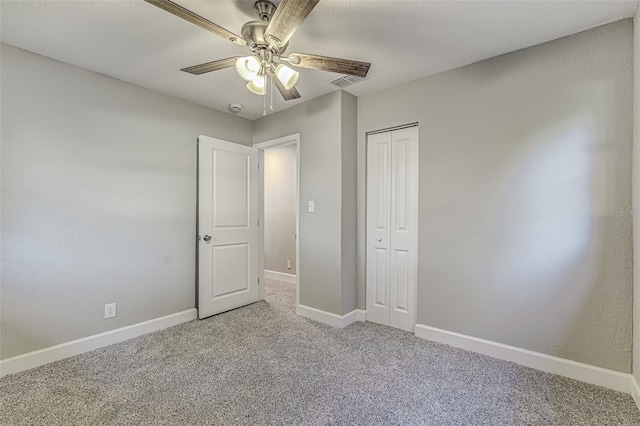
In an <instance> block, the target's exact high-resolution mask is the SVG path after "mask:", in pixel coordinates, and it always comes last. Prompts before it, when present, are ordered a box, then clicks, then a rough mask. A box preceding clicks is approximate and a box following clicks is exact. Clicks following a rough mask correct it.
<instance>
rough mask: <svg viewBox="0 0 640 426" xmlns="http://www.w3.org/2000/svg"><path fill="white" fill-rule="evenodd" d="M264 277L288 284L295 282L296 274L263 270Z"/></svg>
mask: <svg viewBox="0 0 640 426" xmlns="http://www.w3.org/2000/svg"><path fill="white" fill-rule="evenodd" d="M264 277H265V278H270V279H272V280H278V281H283V282H285V283H289V284H295V283H296V276H295V275H293V274H285V273H284V272H278V271H269V270H267V269H265V270H264Z"/></svg>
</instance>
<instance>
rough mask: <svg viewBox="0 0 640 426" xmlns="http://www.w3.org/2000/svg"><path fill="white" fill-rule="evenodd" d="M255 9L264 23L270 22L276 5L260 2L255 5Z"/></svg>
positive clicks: (262, 0) (265, 1) (266, 0)
mask: <svg viewBox="0 0 640 426" xmlns="http://www.w3.org/2000/svg"><path fill="white" fill-rule="evenodd" d="M253 7H254V9H255V10H256V12H257V13H258V17H259V18H260V20H261V21H262V22H269V21H270V20H271V17H272V16H273V14H274V12H275V11H276V5H275V4H273V3H271V2H270V1H268V0H258V1H257V2H255V3H254V4H253Z"/></svg>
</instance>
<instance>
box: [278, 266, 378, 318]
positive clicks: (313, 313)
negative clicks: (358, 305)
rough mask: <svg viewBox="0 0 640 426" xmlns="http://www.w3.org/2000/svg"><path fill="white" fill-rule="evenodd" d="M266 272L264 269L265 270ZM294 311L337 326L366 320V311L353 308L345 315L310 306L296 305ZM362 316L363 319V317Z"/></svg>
mask: <svg viewBox="0 0 640 426" xmlns="http://www.w3.org/2000/svg"><path fill="white" fill-rule="evenodd" d="M265 272H266V271H265ZM296 313H297V314H298V315H300V316H302V317H305V318H309V319H312V320H314V321H318V322H321V323H323V324H327V325H330V326H332V327H337V328H345V327H346V326H348V325H350V324H353V323H354V322H356V321H364V320H366V315H367V314H366V311H363V310H360V309H354V310H353V311H351V312H349V313H348V314H345V315H342V316H341V315H337V314H334V313H331V312H327V311H322V310H320V309H316V308H312V307H310V306H305V305H298V307H297V308H296ZM363 318H364V319H363Z"/></svg>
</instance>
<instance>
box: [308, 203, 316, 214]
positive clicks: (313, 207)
mask: <svg viewBox="0 0 640 426" xmlns="http://www.w3.org/2000/svg"><path fill="white" fill-rule="evenodd" d="M315 211H316V203H315V201H313V200H310V201H309V213H313V212H315Z"/></svg>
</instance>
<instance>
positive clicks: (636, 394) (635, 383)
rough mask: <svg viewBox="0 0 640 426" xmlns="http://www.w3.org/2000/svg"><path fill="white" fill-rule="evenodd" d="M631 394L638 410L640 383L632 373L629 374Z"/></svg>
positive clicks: (639, 408)
mask: <svg viewBox="0 0 640 426" xmlns="http://www.w3.org/2000/svg"><path fill="white" fill-rule="evenodd" d="M631 396H632V397H633V400H634V401H635V402H636V406H637V407H638V410H640V384H638V381H637V380H636V378H635V377H634V376H633V375H632V376H631Z"/></svg>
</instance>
